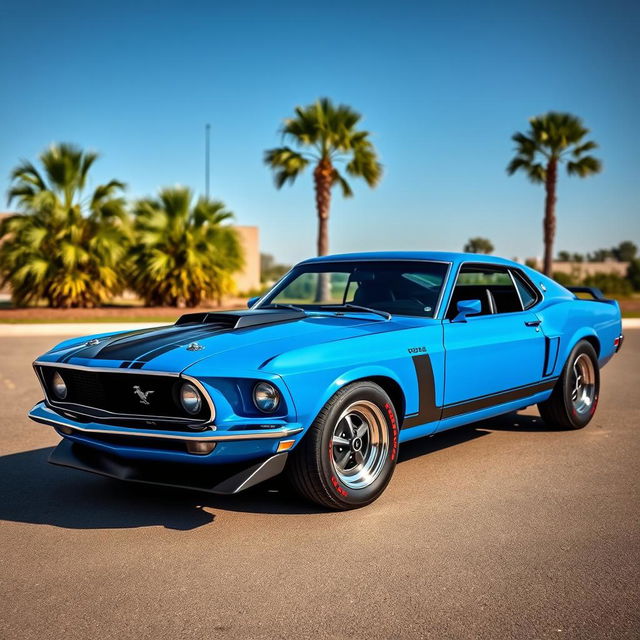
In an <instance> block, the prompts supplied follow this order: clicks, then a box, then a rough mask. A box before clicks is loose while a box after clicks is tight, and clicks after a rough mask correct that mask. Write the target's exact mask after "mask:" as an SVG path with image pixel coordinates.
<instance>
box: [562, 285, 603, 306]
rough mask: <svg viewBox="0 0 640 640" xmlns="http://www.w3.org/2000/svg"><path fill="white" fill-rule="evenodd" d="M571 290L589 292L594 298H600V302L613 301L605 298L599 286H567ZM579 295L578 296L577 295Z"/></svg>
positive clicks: (572, 291)
mask: <svg viewBox="0 0 640 640" xmlns="http://www.w3.org/2000/svg"><path fill="white" fill-rule="evenodd" d="M566 288H567V289H569V291H571V293H575V294H578V293H587V294H588V295H590V296H591V297H592V298H593V299H594V300H599V301H600V302H611V301H610V300H609V298H605V297H604V294H603V293H602V291H600V289H598V288H597V287H566ZM576 297H577V296H576Z"/></svg>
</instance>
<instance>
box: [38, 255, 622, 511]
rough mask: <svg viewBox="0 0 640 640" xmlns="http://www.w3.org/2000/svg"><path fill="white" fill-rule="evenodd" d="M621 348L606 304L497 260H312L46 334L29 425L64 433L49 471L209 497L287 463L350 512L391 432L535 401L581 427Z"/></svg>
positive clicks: (378, 469) (420, 429)
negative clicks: (140, 316)
mask: <svg viewBox="0 0 640 640" xmlns="http://www.w3.org/2000/svg"><path fill="white" fill-rule="evenodd" d="M577 294H580V296H584V295H586V296H587V298H584V297H579V296H578V295H577ZM621 344H622V328H621V320H620V310H619V307H618V304H617V303H616V302H615V301H613V300H607V299H604V298H603V296H602V294H601V293H600V292H599V291H598V290H595V289H588V288H578V289H577V290H569V289H566V288H564V287H562V286H560V285H559V284H557V283H556V282H554V281H553V280H551V279H549V278H546V277H545V276H543V275H541V274H540V273H538V272H536V271H534V270H532V269H529V268H528V267H525V266H523V265H521V264H517V263H515V262H511V261H509V260H504V259H500V258H494V257H490V256H483V255H482V256H481V255H471V254H456V253H431V252H430V253H407V252H403V253H362V254H350V255H339V256H325V257H320V258H313V259H310V260H306V261H304V262H301V263H300V264H298V265H297V266H295V267H294V268H293V269H292V270H291V271H290V272H289V273H288V274H287V275H285V276H284V277H283V278H282V279H281V280H280V281H279V282H278V283H277V284H276V285H275V286H274V287H273V288H272V289H271V290H270V291H269V292H268V293H266V294H265V295H263V296H262V297H261V298H259V299H253V300H250V301H249V309H248V310H244V311H229V312H216V313H214V312H212V313H191V314H186V315H183V316H182V317H181V318H180V319H179V320H178V321H177V322H176V323H175V324H174V325H172V326H166V327H161V328H150V329H141V330H137V331H129V332H121V333H115V334H102V335H95V336H89V337H83V338H77V339H73V340H67V341H65V342H62V343H61V344H59V345H58V346H56V347H55V348H53V349H52V350H51V351H48V352H47V353H45V354H44V355H42V356H41V357H40V358H38V359H37V360H36V361H35V363H34V368H35V371H36V374H37V376H38V378H39V380H40V382H41V384H42V388H43V391H44V395H45V399H44V400H42V402H39V403H38V404H37V405H36V406H35V407H34V408H33V409H32V410H31V413H30V417H31V418H32V419H33V420H35V421H36V422H40V423H43V424H46V425H50V426H52V427H53V428H54V429H55V430H56V431H57V432H58V433H59V434H60V435H61V436H62V441H61V442H60V444H59V445H58V447H57V448H56V449H55V450H54V452H53V453H52V455H51V458H50V462H52V463H54V464H58V465H62V466H67V467H73V468H76V469H83V470H86V471H90V472H93V473H98V474H102V475H105V476H111V477H114V478H119V479H122V480H129V481H138V482H148V483H157V484H166V485H173V486H180V487H189V488H196V489H199V490H204V491H210V492H214V493H235V492H237V491H240V490H242V489H245V488H247V487H250V486H253V485H255V484H256V483H258V482H261V481H263V480H265V479H267V478H270V477H273V476H275V475H277V474H280V473H281V472H285V474H286V475H287V477H288V478H289V480H290V482H291V483H292V484H293V486H294V487H295V489H297V490H298V492H300V493H301V494H302V495H303V496H305V497H306V498H308V499H310V500H312V501H314V502H316V503H319V504H320V505H322V506H324V507H327V508H330V509H337V510H340V509H352V508H355V507H360V506H363V505H366V504H369V503H370V502H372V501H373V500H375V499H376V498H377V497H378V496H379V495H380V494H381V493H382V492H383V491H384V489H385V487H386V486H387V484H388V482H389V480H390V479H391V476H392V474H393V471H394V468H395V465H396V461H397V459H398V448H399V446H400V444H401V443H402V442H405V441H407V440H411V439H413V438H420V437H423V436H428V435H431V434H434V433H436V432H438V431H442V430H444V429H450V428H452V427H457V426H459V425H463V424H467V423H470V422H474V421H477V420H481V419H486V418H489V417H492V416H496V415H498V414H502V413H507V412H512V411H516V410H519V409H522V408H524V407H527V406H529V405H533V404H537V405H538V407H539V410H540V414H541V416H542V418H543V419H544V420H545V421H546V422H547V423H548V424H549V425H551V426H553V427H558V428H564V429H578V428H581V427H584V426H585V425H586V424H587V423H588V422H589V421H590V420H591V418H592V417H593V414H594V412H595V410H596V406H597V404H598V392H599V384H600V377H599V375H600V374H599V371H600V368H601V367H602V366H603V365H604V364H606V363H607V361H608V360H609V359H610V358H611V357H612V356H613V355H614V353H615V352H616V351H618V349H619V348H620V346H621Z"/></svg>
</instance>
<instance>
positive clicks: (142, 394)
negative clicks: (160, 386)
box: [133, 385, 155, 404]
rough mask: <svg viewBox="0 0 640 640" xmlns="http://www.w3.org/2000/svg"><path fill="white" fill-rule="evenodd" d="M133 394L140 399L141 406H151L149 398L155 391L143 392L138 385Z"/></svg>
mask: <svg viewBox="0 0 640 640" xmlns="http://www.w3.org/2000/svg"><path fill="white" fill-rule="evenodd" d="M133 393H135V394H136V395H137V396H138V398H139V399H140V404H151V403H150V402H149V400H147V398H148V397H149V396H150V395H151V394H152V393H155V391H153V390H151V391H143V390H142V389H141V388H140V387H139V386H138V385H135V386H134V387H133Z"/></svg>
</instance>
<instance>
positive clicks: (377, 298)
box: [258, 260, 448, 318]
mask: <svg viewBox="0 0 640 640" xmlns="http://www.w3.org/2000/svg"><path fill="white" fill-rule="evenodd" d="M447 268H448V264H447V263H442V262H427V261H401V260H398V261H396V260H393V261H383V260H381V261H370V262H323V263H320V262H318V263H313V262H312V263H309V264H302V265H298V266H297V267H294V268H293V270H292V271H291V272H290V273H289V274H288V275H287V276H286V277H285V278H284V279H283V280H282V281H281V282H279V283H278V284H277V285H276V286H275V287H274V288H273V289H272V290H271V291H269V293H267V294H266V295H265V296H264V297H263V298H262V300H261V301H260V303H259V305H258V306H259V307H263V308H264V307H268V306H269V305H274V304H275V305H277V304H282V305H295V306H296V307H300V308H302V309H304V310H317V311H320V310H323V309H325V310H329V309H330V308H332V307H336V306H343V305H358V306H360V307H369V308H371V309H377V310H378V311H385V312H387V313H391V314H394V315H396V314H397V315H407V316H424V317H427V318H432V317H433V315H434V314H435V311H436V308H437V306H438V300H439V299H440V292H441V290H442V284H443V282H444V279H445V276H446V273H447ZM351 311H353V312H354V313H355V312H357V311H356V310H355V309H351Z"/></svg>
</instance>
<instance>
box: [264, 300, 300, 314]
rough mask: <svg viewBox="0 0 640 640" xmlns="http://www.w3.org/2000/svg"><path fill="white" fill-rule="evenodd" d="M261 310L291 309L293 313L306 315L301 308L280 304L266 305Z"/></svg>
mask: <svg viewBox="0 0 640 640" xmlns="http://www.w3.org/2000/svg"><path fill="white" fill-rule="evenodd" d="M261 308H262V309H293V310H294V311H302V313H306V311H305V310H304V309H303V308H302V307H296V305H295V304H282V303H280V302H274V303H272V304H266V305H265V306H264V307H261Z"/></svg>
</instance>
